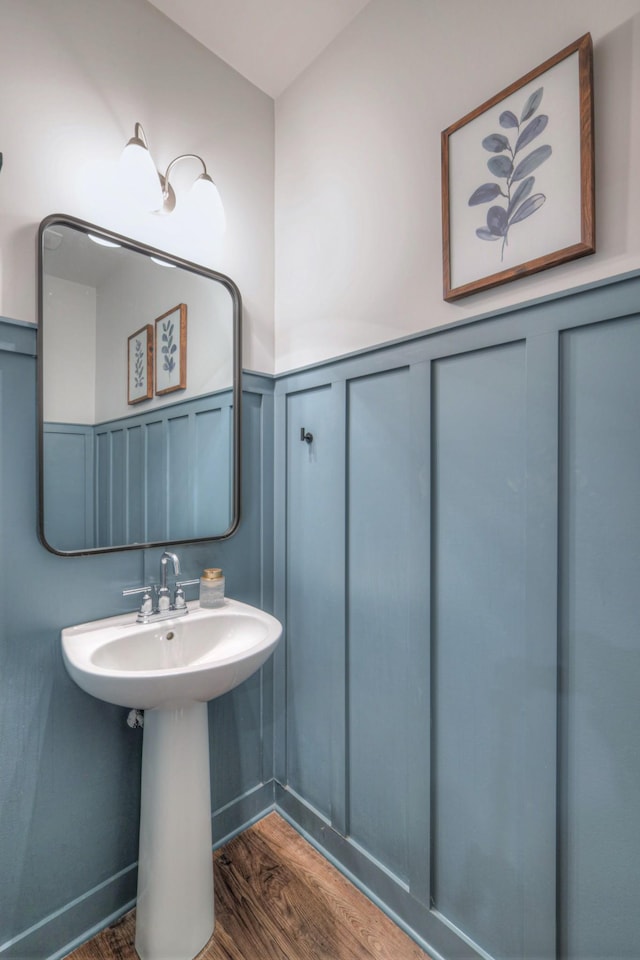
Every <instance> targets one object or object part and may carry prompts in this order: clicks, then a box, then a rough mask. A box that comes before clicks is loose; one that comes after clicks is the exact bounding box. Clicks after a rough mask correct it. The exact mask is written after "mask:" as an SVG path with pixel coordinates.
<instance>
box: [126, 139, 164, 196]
mask: <svg viewBox="0 0 640 960" xmlns="http://www.w3.org/2000/svg"><path fill="white" fill-rule="evenodd" d="M120 169H121V172H122V176H123V179H124V182H125V184H126V185H127V190H128V192H129V194H130V196H131V197H132V198H135V200H136V202H137V203H138V204H139V205H140V206H142V207H144V209H145V210H149V211H154V210H160V209H161V207H162V202H163V197H162V185H161V183H160V176H159V174H158V171H157V170H156V168H155V166H154V163H153V160H152V158H151V154H150V153H149V151H148V149H147V147H146V146H145V145H144V143H143V142H142V140H140V139H139V138H138V137H132V138H131V140H129V143H128V144H127V145H126V147H125V148H124V150H123V151H122V156H121V158H120Z"/></svg>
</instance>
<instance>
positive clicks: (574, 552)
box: [560, 316, 640, 960]
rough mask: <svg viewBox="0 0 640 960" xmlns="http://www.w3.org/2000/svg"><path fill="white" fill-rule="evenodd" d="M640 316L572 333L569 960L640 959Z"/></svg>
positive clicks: (565, 634)
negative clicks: (639, 956) (639, 372)
mask: <svg viewBox="0 0 640 960" xmlns="http://www.w3.org/2000/svg"><path fill="white" fill-rule="evenodd" d="M639 363H640V317H637V316H635V317H627V318H624V319H620V320H618V321H615V322H612V323H606V324H605V323H601V324H594V325H591V326H588V327H582V328H579V329H574V330H568V331H566V332H564V333H563V334H562V335H561V382H562V394H561V396H562V407H561V409H562V421H561V436H562V440H563V442H562V461H561V488H560V489H561V519H562V523H561V539H560V547H561V550H560V556H561V574H562V575H561V581H560V594H561V619H560V625H561V630H560V651H561V659H560V671H561V678H562V686H561V692H562V699H561V704H562V706H561V727H560V729H561V767H562V769H563V771H564V779H563V785H562V793H561V814H562V833H561V843H560V879H561V886H560V890H561V913H560V917H561V926H560V932H561V954H562V956H563V957H564V956H566V957H570V958H572V960H592V958H593V960H595V958H597V960H635V958H636V957H637V956H638V953H639V951H640V893H639V891H640V875H639V869H640V868H639V866H638V864H640V826H639V818H638V813H639V810H640V695H639V689H640V589H639V585H640V416H639V414H640V376H639V375H638V368H639Z"/></svg>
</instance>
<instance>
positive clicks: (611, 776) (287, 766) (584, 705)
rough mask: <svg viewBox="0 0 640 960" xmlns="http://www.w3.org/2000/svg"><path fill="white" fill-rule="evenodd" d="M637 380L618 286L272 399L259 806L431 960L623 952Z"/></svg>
mask: <svg viewBox="0 0 640 960" xmlns="http://www.w3.org/2000/svg"><path fill="white" fill-rule="evenodd" d="M639 369H640V279H639V278H638V277H637V276H634V277H627V278H622V279H621V280H619V281H617V282H612V283H610V284H605V285H603V286H601V287H597V288H594V289H590V290H584V291H579V292H575V293H572V294H568V295H565V296H562V297H560V298H558V299H555V300H550V301H549V302H546V303H539V304H535V305H530V306H528V307H524V308H520V309H517V310H513V311H511V312H505V313H504V314H502V315H500V316H496V317H492V318H483V319H480V320H478V321H475V322H470V323H464V324H461V325H459V326H455V327H451V328H448V329H444V330H443V329H441V330H437V331H434V332H433V333H431V334H428V335H424V336H421V337H416V338H415V339H413V340H409V341H405V342H400V343H397V344H394V345H390V346H388V347H386V348H381V349H377V350H372V351H368V352H364V353H362V354H359V355H356V356H353V357H347V358H344V359H341V360H339V361H334V362H332V363H327V364H323V365H320V366H317V367H312V368H309V369H306V370H303V371H300V372H297V373H293V374H289V375H286V376H283V377H280V378H279V379H278V380H277V383H276V391H275V443H276V509H275V520H276V567H275V569H276V613H277V614H278V615H279V616H280V617H281V618H282V619H283V621H284V622H285V624H286V645H285V646H283V647H282V648H281V649H280V650H279V651H278V654H277V658H276V675H275V689H276V717H277V726H276V776H277V779H278V782H279V783H278V787H277V790H276V801H277V803H278V806H279V807H280V809H281V810H282V811H283V812H284V814H285V815H286V816H287V817H289V819H291V820H292V821H293V822H294V823H295V824H296V825H297V826H298V827H299V828H301V829H302V830H303V831H304V832H305V833H306V834H307V835H308V836H309V837H310V838H311V839H312V841H313V842H314V843H315V844H316V845H317V846H318V847H319V848H320V849H321V850H323V851H324V852H325V853H326V854H327V855H328V856H330V857H331V858H332V859H333V860H334V861H335V862H336V863H337V864H338V865H339V866H340V867H341V868H342V869H343V870H344V871H345V872H347V873H348V874H349V875H350V876H351V877H353V878H354V879H355V880H356V882H357V883H359V884H360V885H361V886H362V887H363V888H364V889H365V890H366V891H367V892H368V893H369V894H370V895H371V896H372V897H373V898H374V899H375V900H377V902H379V903H380V904H381V905H382V906H383V907H384V908H385V909H386V910H387V911H388V912H389V913H391V914H392V915H393V916H395V917H396V919H398V920H399V922H400V923H402V924H403V925H404V926H405V927H406V928H407V929H408V930H409V931H410V932H411V933H412V934H413V935H414V936H415V937H416V938H417V939H418V940H419V941H420V942H422V943H423V944H424V945H426V946H427V948H428V949H429V950H430V951H431V953H432V955H434V956H438V955H439V956H441V957H443V958H447V960H458V958H460V960H461V958H470V957H494V958H500V960H516V958H520V960H553V958H556V957H562V958H563V960H588V958H593V960H596V958H597V960H622V958H626V960H632V958H635V960H637V957H638V944H639V943H640V910H639V909H638V901H637V890H638V888H639V886H640V867H639V866H638V864H639V863H640V828H639V827H638V810H639V809H640V751H639V749H638V742H639V741H638V731H639V730H640V698H639V697H638V692H637V691H638V687H639V685H640V590H639V589H638V584H640V494H639V493H638V491H639V490H640V375H639ZM301 427H304V428H305V431H310V432H311V433H312V434H313V438H314V439H313V442H312V443H311V444H307V443H305V442H301V440H300V429H301Z"/></svg>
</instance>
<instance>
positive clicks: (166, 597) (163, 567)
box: [157, 550, 180, 613]
mask: <svg viewBox="0 0 640 960" xmlns="http://www.w3.org/2000/svg"><path fill="white" fill-rule="evenodd" d="M169 561H171V563H172V564H173V572H174V574H175V576H176V577H177V576H178V574H179V573H180V561H179V560H178V556H177V554H175V553H169V551H168V550H165V552H164V553H163V554H162V556H161V557H160V587H159V588H158V603H157V612H158V613H164V612H165V611H166V610H170V609H171V608H172V606H174V605H172V603H171V594H170V592H169V588H168V586H167V564H168V563H169Z"/></svg>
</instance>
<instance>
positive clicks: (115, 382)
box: [95, 257, 233, 423]
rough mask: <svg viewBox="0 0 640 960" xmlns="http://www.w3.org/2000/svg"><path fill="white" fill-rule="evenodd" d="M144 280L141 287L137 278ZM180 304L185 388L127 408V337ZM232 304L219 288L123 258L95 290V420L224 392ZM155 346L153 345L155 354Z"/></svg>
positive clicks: (230, 350)
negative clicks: (184, 321) (184, 327)
mask: <svg viewBox="0 0 640 960" xmlns="http://www.w3.org/2000/svg"><path fill="white" fill-rule="evenodd" d="M144 277H146V278H147V279H146V282H145V281H144V280H143V278H144ZM180 302H184V303H185V304H186V307H187V386H186V388H185V389H184V390H178V391H176V392H175V393H172V394H170V395H161V396H159V397H156V396H154V397H153V398H151V399H150V400H144V401H142V402H140V403H136V404H135V405H133V406H130V405H128V403H127V338H128V337H129V336H130V335H131V334H132V333H135V332H136V331H137V330H139V329H140V328H141V327H142V326H143V325H144V324H146V323H150V324H151V325H152V326H154V323H155V320H156V319H157V318H158V317H160V316H162V315H163V314H165V313H166V312H167V311H168V310H170V309H171V308H172V307H175V306H177V305H178V304H179V303H180ZM232 321H233V302H232V300H231V296H230V294H229V293H228V291H227V289H226V288H225V287H223V286H222V284H219V283H214V282H213V281H212V280H210V279H209V278H207V277H200V276H197V275H196V274H189V275H188V276H185V275H184V274H182V273H181V272H179V271H178V270H170V269H167V268H166V267H160V266H158V265H157V264H154V263H152V262H151V260H148V259H147V258H146V257H144V258H143V257H140V258H139V262H138V261H136V262H134V263H132V262H131V258H130V257H129V258H127V259H126V260H125V262H124V266H123V267H122V268H120V269H119V270H118V271H115V272H114V273H112V274H110V275H109V277H108V279H107V280H106V282H105V283H103V284H102V285H101V286H100V287H99V288H98V291H97V336H96V402H95V406H96V421H97V422H98V423H104V422H105V421H106V420H115V419H116V418H118V417H126V416H134V415H137V414H140V413H144V412H146V411H148V410H150V409H153V408H154V407H160V406H166V405H167V404H168V403H172V402H178V403H179V402H181V401H183V400H188V399H189V398H191V397H199V396H202V395H204V394H207V393H212V392H213V391H215V390H224V389H229V387H230V386H231V383H232V380H233V323H232ZM160 347H161V344H160V343H158V341H157V340H156V343H155V350H156V355H157V353H158V352H159V350H160Z"/></svg>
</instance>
